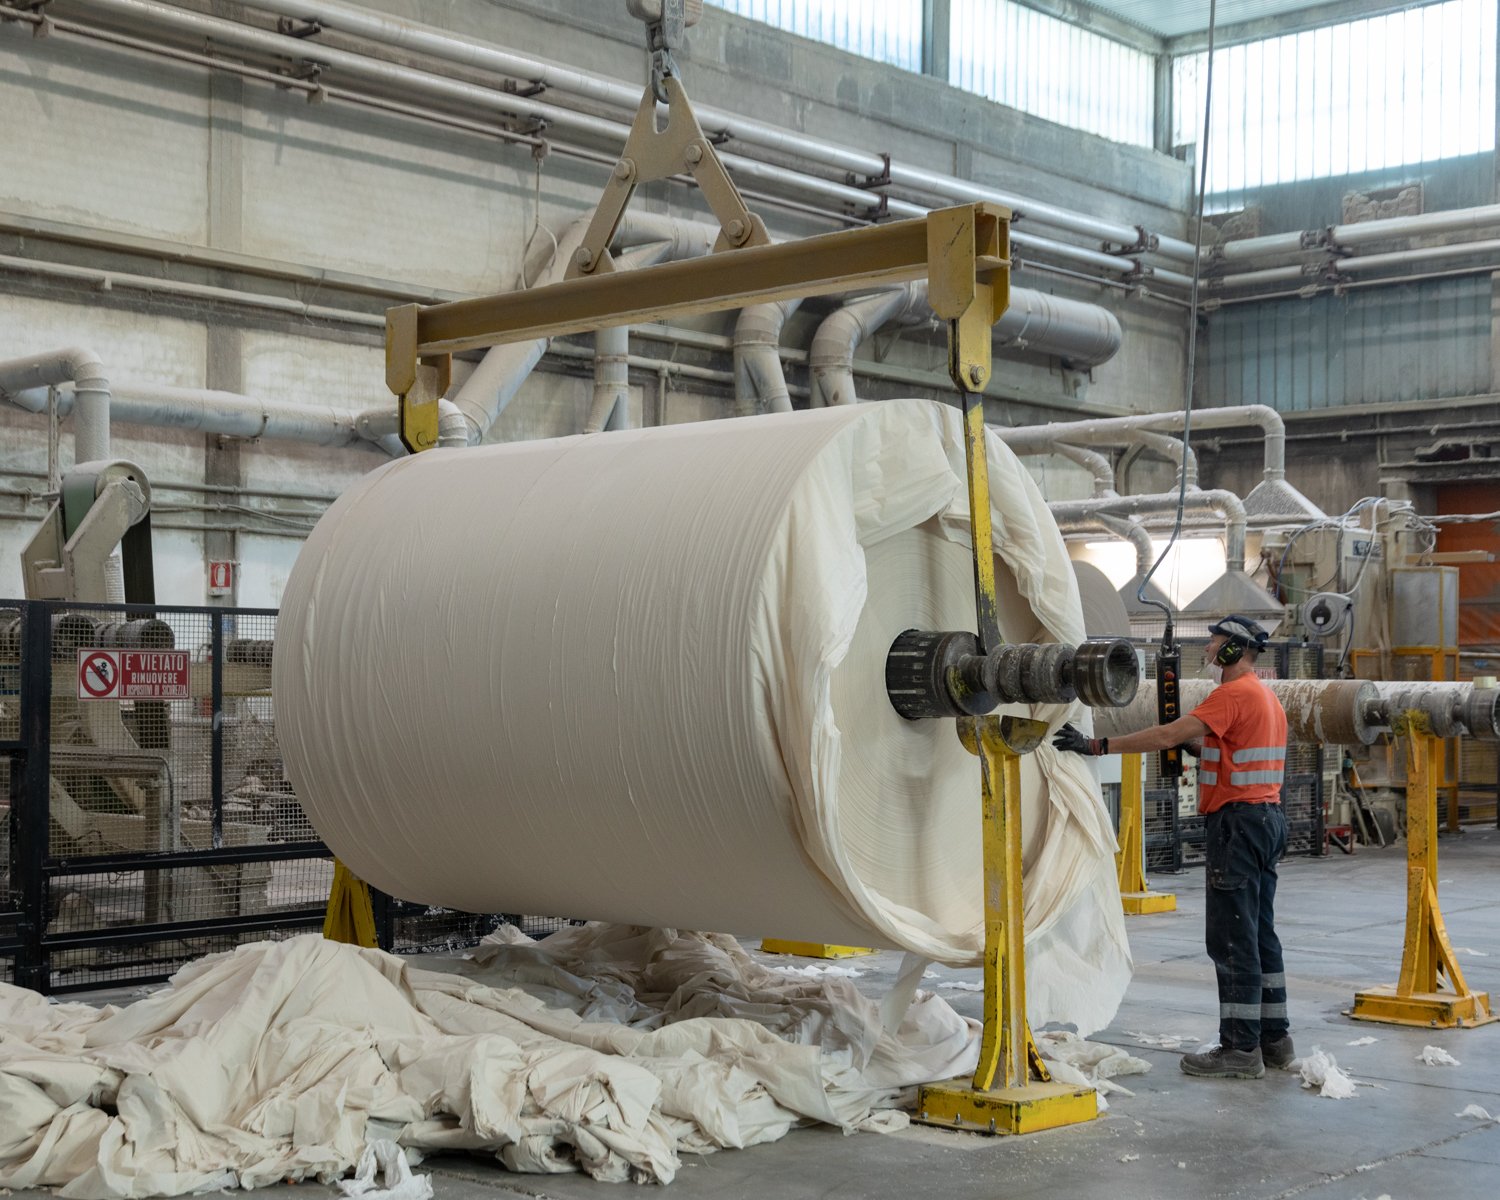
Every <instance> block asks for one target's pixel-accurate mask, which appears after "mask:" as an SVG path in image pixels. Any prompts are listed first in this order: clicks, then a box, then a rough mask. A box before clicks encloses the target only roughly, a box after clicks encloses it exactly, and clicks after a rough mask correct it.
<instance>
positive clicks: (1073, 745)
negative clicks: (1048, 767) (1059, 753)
mask: <svg viewBox="0 0 1500 1200" xmlns="http://www.w3.org/2000/svg"><path fill="white" fill-rule="evenodd" d="M1052 747H1053V749H1055V750H1065V751H1067V752H1068V753H1069V754H1087V755H1089V756H1090V757H1097V756H1098V755H1100V754H1108V753H1109V739H1108V738H1091V737H1086V736H1084V735H1083V734H1082V733H1080V732H1079V731H1078V730H1076V729H1074V728H1073V726H1071V725H1064V726H1063V727H1062V728H1061V729H1059V730H1058V731H1057V732H1056V733H1054V734H1053V735H1052Z"/></svg>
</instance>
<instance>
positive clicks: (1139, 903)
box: [1120, 892, 1177, 917]
mask: <svg viewBox="0 0 1500 1200" xmlns="http://www.w3.org/2000/svg"><path fill="white" fill-rule="evenodd" d="M1120 903H1121V904H1122V905H1124V907H1125V915H1126V916H1127V917H1139V916H1142V915H1143V914H1145V913H1164V912H1176V911H1177V897H1176V896H1174V895H1173V894H1172V893H1171V892H1121V893H1120Z"/></svg>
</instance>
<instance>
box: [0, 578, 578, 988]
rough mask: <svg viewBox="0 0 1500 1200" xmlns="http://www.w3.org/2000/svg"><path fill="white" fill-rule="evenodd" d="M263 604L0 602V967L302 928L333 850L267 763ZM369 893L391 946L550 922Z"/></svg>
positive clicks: (136, 968) (58, 966) (81, 963)
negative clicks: (0, 807)
mask: <svg viewBox="0 0 1500 1200" xmlns="http://www.w3.org/2000/svg"><path fill="white" fill-rule="evenodd" d="M276 616H277V614H276V612H275V611H274V610H272V609H250V608H237V609H232V608H207V607H176V606H165V605H158V604H152V605H140V604H134V605H132V604H111V605H84V604H75V603H71V602H54V601H36V600H31V601H3V600H0V804H4V805H5V806H6V809H7V810H8V811H6V812H4V813H0V817H3V818H5V819H0V839H3V842H0V979H4V980H7V981H13V982H16V983H19V984H22V985H24V986H27V987H31V988H35V989H37V990H38V991H43V992H49V993H50V992H63V991H72V990H78V989H83V988H99V987H111V988H114V987H120V986H127V985H131V984H138V983H142V984H143V983H147V982H155V981H159V980H161V979H164V978H167V977H168V976H170V975H171V974H172V973H173V972H175V971H176V970H177V969H178V968H179V967H181V966H182V965H183V964H184V963H185V962H187V961H189V960H191V959H194V958H197V957H200V956H202V955H204V954H209V953H215V952H219V951H224V950H230V949H233V948H234V947H235V946H237V945H239V944H241V943H243V942H247V941H256V940H261V939H266V938H285V937H292V936H296V935H298V934H302V933H307V932H310V931H315V930H317V929H319V928H321V926H322V922H323V917H324V912H325V909H326V905H327V900H328V893H329V888H330V886H331V884H332V880H333V860H332V858H331V856H330V855H329V852H328V849H327V847H325V846H324V845H323V843H322V842H321V841H320V840H319V839H318V837H317V834H316V833H315V832H314V830H313V828H312V825H311V824H310V822H309V821H308V819H307V816H306V814H305V813H304V812H303V810H302V806H301V804H300V803H299V802H298V800H297V796H296V793H295V790H294V789H293V787H292V785H291V783H290V782H289V781H288V779H287V777H286V774H285V771H284V769H283V764H282V758H281V750H280V746H279V743H278V742H277V738H276V723H275V710H274V702H273V696H272V690H271V662H272V657H273V654H274V649H275V639H276ZM374 900H375V907H376V917H377V929H378V931H379V933H380V943H381V945H382V946H383V947H385V948H387V949H392V950H396V951H398V952H443V951H453V950H457V949H459V948H461V947H463V946H468V945H472V944H473V943H474V942H475V941H477V940H478V939H479V938H481V937H483V936H484V935H485V934H486V933H489V932H491V931H492V930H493V929H495V928H496V927H497V926H498V925H500V924H502V923H505V922H512V923H515V924H519V925H520V926H521V928H523V929H524V930H526V931H527V932H529V933H532V934H540V933H544V932H547V931H549V930H550V929H552V928H556V927H557V926H559V925H561V924H563V922H560V921H546V920H537V919H528V918H523V917H520V916H515V915H505V914H500V915H479V914H472V913H458V912H453V911H451V910H448V909H441V908H431V907H428V906H424V905H416V904H410V903H407V902H404V901H399V900H394V899H392V898H390V897H386V896H383V895H380V894H376V895H375V897H374Z"/></svg>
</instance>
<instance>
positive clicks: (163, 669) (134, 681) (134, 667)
mask: <svg viewBox="0 0 1500 1200" xmlns="http://www.w3.org/2000/svg"><path fill="white" fill-rule="evenodd" d="M191 695H192V668H191V665H190V663H189V661H188V652H187V651H186V650H80V651H79V652H78V698H79V699H80V700H186V699H188V698H189V697H190V696H191Z"/></svg>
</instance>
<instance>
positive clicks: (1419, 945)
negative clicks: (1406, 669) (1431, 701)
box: [1349, 712, 1495, 1029]
mask: <svg viewBox="0 0 1500 1200" xmlns="http://www.w3.org/2000/svg"><path fill="white" fill-rule="evenodd" d="M1396 732H1398V733H1400V734H1402V735H1404V737H1405V741H1406V940H1405V944H1404V946H1403V948H1402V953H1401V974H1400V976H1399V977H1398V979H1397V982H1396V985H1395V986H1394V987H1391V986H1385V987H1373V988H1367V989H1366V990H1364V991H1362V992H1357V993H1356V994H1355V997H1354V1007H1353V1008H1352V1009H1351V1010H1350V1012H1349V1015H1350V1016H1352V1017H1354V1018H1355V1019H1356V1020H1360V1021H1379V1022H1382V1023H1384V1024H1388V1025H1421V1026H1427V1027H1431V1028H1437V1029H1452V1028H1465V1027H1468V1026H1473V1025H1484V1024H1486V1023H1488V1022H1490V1021H1493V1020H1495V1014H1494V1013H1492V1012H1491V1011H1490V998H1489V994H1488V993H1486V992H1475V991H1472V990H1471V989H1470V988H1469V985H1468V983H1467V982H1466V981H1465V979H1464V974H1463V970H1462V969H1461V968H1460V967H1459V965H1458V962H1457V960H1456V959H1455V957H1454V954H1453V946H1452V944H1451V943H1450V942H1449V941H1448V929H1447V926H1446V925H1445V924H1444V921H1443V913H1442V910H1441V909H1440V908H1439V907H1438V896H1437V826H1438V811H1437V790H1438V789H1437V772H1438V770H1439V766H1438V762H1437V756H1438V755H1439V754H1440V753H1441V752H1442V751H1441V742H1440V740H1439V739H1438V738H1435V737H1433V735H1432V732H1431V730H1430V729H1429V728H1428V725H1427V721H1426V717H1425V716H1423V715H1422V714H1420V713H1415V712H1414V713H1408V714H1406V715H1405V716H1404V717H1402V718H1400V720H1399V721H1398V723H1397V730H1396Z"/></svg>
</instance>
